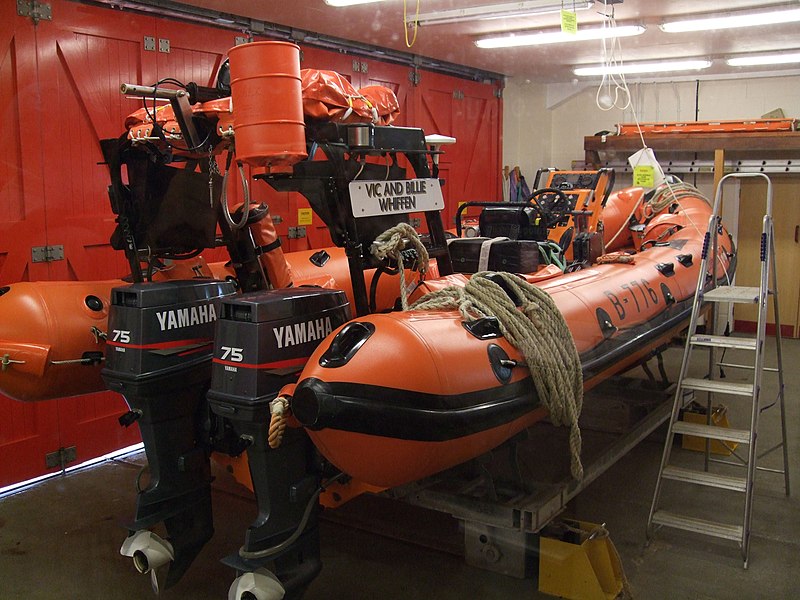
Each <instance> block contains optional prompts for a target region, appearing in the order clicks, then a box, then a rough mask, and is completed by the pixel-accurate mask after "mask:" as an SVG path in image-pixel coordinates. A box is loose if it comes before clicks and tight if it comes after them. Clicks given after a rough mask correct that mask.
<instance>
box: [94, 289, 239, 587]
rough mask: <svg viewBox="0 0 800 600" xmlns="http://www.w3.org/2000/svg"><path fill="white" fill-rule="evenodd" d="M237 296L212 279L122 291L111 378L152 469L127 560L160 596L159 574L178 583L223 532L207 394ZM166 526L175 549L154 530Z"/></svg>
mask: <svg viewBox="0 0 800 600" xmlns="http://www.w3.org/2000/svg"><path fill="white" fill-rule="evenodd" d="M234 293H235V288H234V285H233V284H232V283H229V282H222V281H214V280H207V279H206V280H191V281H166V282H159V283H135V284H133V285H130V286H127V287H118V288H114V290H112V294H111V309H110V312H109V319H108V328H109V329H108V340H107V345H108V350H107V353H106V367H105V368H104V369H103V372H102V375H103V379H104V380H105V382H106V385H107V386H108V388H109V389H111V390H113V391H115V392H119V393H120V394H122V395H123V396H124V397H125V400H126V402H127V403H128V406H129V407H130V409H131V410H130V412H129V413H127V415H124V416H123V417H122V418H121V419H120V422H121V423H122V424H123V425H126V426H127V425H131V424H132V423H133V422H138V423H139V428H140V430H141V433H142V440H143V441H144V447H145V452H146V454H147V463H148V469H149V484H148V485H147V486H146V487H144V488H143V489H140V490H139V493H138V496H137V504H136V519H135V521H134V522H133V523H132V524H131V525H130V526H129V529H130V530H131V532H132V535H131V536H130V537H129V538H128V539H127V540H126V541H125V543H124V544H123V546H122V549H121V552H122V554H124V555H126V556H131V557H132V558H133V560H134V564H135V565H136V568H137V569H138V570H139V571H140V572H142V573H147V572H150V573H151V577H152V580H153V586H154V588H158V587H160V585H161V579H162V577H161V576H158V577H157V573H156V571H158V572H159V575H163V576H164V577H163V578H164V579H165V581H164V587H169V586H170V585H172V584H174V583H175V582H177V581H178V579H180V577H181V575H183V573H184V572H185V571H186V569H187V568H188V567H189V565H190V564H191V563H192V561H193V560H194V558H195V556H197V553H198V552H199V551H200V549H201V548H202V547H203V545H204V544H205V543H206V542H207V541H208V540H209V539H210V538H211V536H212V535H213V533H214V528H213V522H212V518H211V487H210V484H211V469H210V464H209V455H210V448H209V441H208V440H209V428H210V425H209V414H210V413H209V411H208V404H207V401H206V392H207V390H208V386H209V383H210V380H211V354H212V350H213V343H214V341H213V339H214V326H215V323H216V321H217V317H218V315H219V311H220V300H221V299H222V298H225V297H227V296H232V295H233V294H234ZM137 487H138V482H137ZM161 522H163V523H164V525H165V527H166V531H167V536H168V537H167V540H162V539H161V538H159V537H158V536H157V535H155V534H153V533H151V532H150V531H147V530H148V529H149V528H151V527H153V526H155V525H157V524H158V523H161ZM168 563H169V566H168V568H166V569H159V568H158V567H160V566H164V565H167V564H168Z"/></svg>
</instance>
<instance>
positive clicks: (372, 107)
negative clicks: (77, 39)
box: [125, 69, 400, 139]
mask: <svg viewBox="0 0 800 600" xmlns="http://www.w3.org/2000/svg"><path fill="white" fill-rule="evenodd" d="M300 75H301V80H302V88H303V114H304V115H305V116H306V117H309V118H312V119H323V120H326V121H336V122H339V123H374V124H375V125H389V124H391V123H392V122H393V121H394V120H395V119H396V118H397V115H398V114H400V103H399V102H398V101H397V96H396V95H395V93H394V92H393V91H392V90H390V89H389V88H387V87H384V86H382V85H369V86H365V87H363V88H361V89H360V90H356V89H355V88H354V87H353V84H351V83H350V82H349V81H348V80H347V78H345V77H344V76H343V75H340V74H339V73H336V72H335V71H323V70H319V69H303V70H302V71H300ZM231 109H232V103H231V100H230V98H221V99H219V100H211V101H210V102H203V103H197V104H195V105H194V106H192V112H194V113H203V114H205V115H206V116H208V117H213V116H214V115H216V116H217V118H218V119H219V120H220V125H222V126H221V127H220V129H221V130H222V131H225V130H227V129H228V125H230V124H231V123H232V119H231V115H232V110H231ZM154 119H155V121H156V123H158V124H159V125H160V126H161V128H162V129H164V130H165V131H166V133H179V129H180V128H179V126H178V123H177V121H176V119H175V113H174V112H173V110H172V106H170V105H169V104H161V105H159V106H157V107H153V106H149V107H148V108H140V109H139V110H137V111H136V112H133V113H131V114H130V115H128V118H127V119H125V127H126V128H127V129H128V137H129V138H130V139H137V138H139V139H141V138H147V137H150V136H151V135H152V129H153V126H152V123H153V120H154Z"/></svg>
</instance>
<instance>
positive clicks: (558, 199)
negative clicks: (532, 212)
mask: <svg viewBox="0 0 800 600" xmlns="http://www.w3.org/2000/svg"><path fill="white" fill-rule="evenodd" d="M539 196H545V197H544V198H542V199H541V200H539ZM528 202H532V203H533V204H534V205H535V206H536V207H537V208H538V209H539V214H540V215H541V217H542V221H543V224H544V225H545V227H547V228H551V227H555V226H556V225H557V224H558V223H559V222H560V221H563V220H565V219H566V218H568V217H569V215H570V212H572V204H571V202H570V199H569V198H568V197H567V195H566V194H565V193H564V192H563V191H562V190H559V189H558V188H541V189H538V190H535V191H534V192H533V193H532V194H531V195H530V196H528Z"/></svg>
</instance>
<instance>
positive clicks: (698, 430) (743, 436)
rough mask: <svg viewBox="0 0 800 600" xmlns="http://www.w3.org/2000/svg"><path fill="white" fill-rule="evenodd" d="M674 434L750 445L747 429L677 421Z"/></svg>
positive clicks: (673, 427)
mask: <svg viewBox="0 0 800 600" xmlns="http://www.w3.org/2000/svg"><path fill="white" fill-rule="evenodd" d="M672 432H673V433H680V434H681V435H695V436H697V437H702V438H708V439H710V440H722V441H725V442H739V443H740V444H749V443H750V432H749V431H748V430H747V429H731V428H730V427H717V426H716V425H704V424H702V423H687V422H686V421H675V422H674V423H673V424H672Z"/></svg>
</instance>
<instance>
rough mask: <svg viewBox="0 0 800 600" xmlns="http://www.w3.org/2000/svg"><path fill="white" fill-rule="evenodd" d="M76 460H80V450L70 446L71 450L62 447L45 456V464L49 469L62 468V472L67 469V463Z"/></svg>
mask: <svg viewBox="0 0 800 600" xmlns="http://www.w3.org/2000/svg"><path fill="white" fill-rule="evenodd" d="M76 460H78V449H77V448H76V447H75V446H70V447H69V448H64V447H63V446H62V447H61V448H59V449H58V450H56V451H55V452H50V453H49V454H45V456H44V462H45V465H47V468H48V469H55V468H57V467H61V470H62V471H63V470H65V469H66V466H67V463H71V462H75V461H76Z"/></svg>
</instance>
